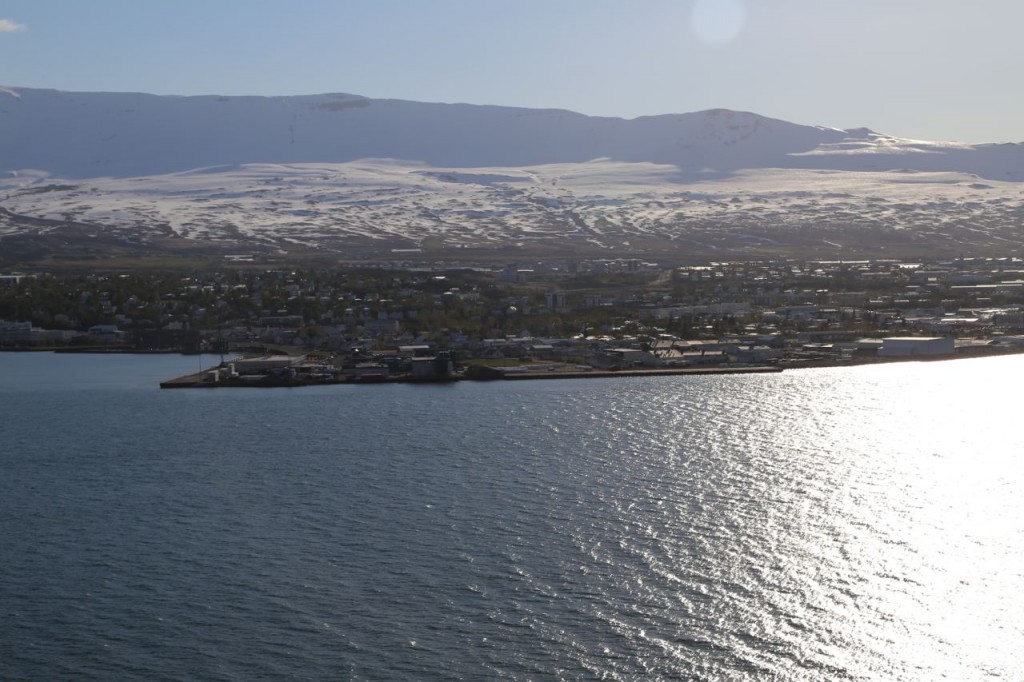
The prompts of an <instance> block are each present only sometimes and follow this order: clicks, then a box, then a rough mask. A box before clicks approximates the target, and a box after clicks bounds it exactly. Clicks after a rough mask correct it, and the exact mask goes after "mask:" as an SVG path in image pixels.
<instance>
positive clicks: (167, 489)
mask: <svg viewBox="0 0 1024 682" xmlns="http://www.w3.org/2000/svg"><path fill="white" fill-rule="evenodd" d="M199 362H203V361H201V360H200V359H197V358H194V357H191V358H186V357H181V356H155V357H154V356H101V357H95V356H75V355H50V354H0V679H3V680H21V679H29V680H50V679H75V680H115V679H146V680H279V679H302V680H306V679H365V680H371V679H385V680H390V679H418V680H433V679H465V680H478V679H513V680H526V679H534V680H543V679H595V678H602V679H611V680H631V679H636V678H638V677H641V676H645V677H646V678H649V679H701V680H704V679H707V680H765V679H774V680H937V679H953V680H982V679H1003V680H1018V679H1024V656H1022V655H1021V653H1020V652H1021V651H1024V616H1022V613H1024V608H1022V607H1024V498H1022V495H1021V493H1022V491H1024V467H1022V466H1021V456H1022V453H1024V431H1022V429H1021V416H1020V408H1019V398H1018V397H1017V396H1018V392H1017V391H1018V389H1017V384H1018V383H1019V378H1020V377H1021V375H1022V372H1024V357H1021V356H1016V357H1005V358H992V359H978V360H961V361H954V362H939V363H911V364H899V365H886V366H877V367H861V368H849V369H819V370H804V371H787V372H785V373H783V374H779V375H764V376H757V375H749V376H731V377H714V376H701V377H657V378H624V379H611V380H596V379H595V380H566V381H536V382H506V383H487V384H480V383H470V382H463V383H460V384H456V385H445V386H413V385H386V386H363V387H347V386H331V387H321V388H304V389H219V390H202V391H188V390H178V391H160V390H158V389H157V388H156V384H157V382H158V381H159V380H161V379H167V378H170V377H172V376H176V375H179V374H184V373H186V372H190V371H195V369H197V368H198V363H199ZM205 362H206V364H210V362H211V360H210V359H207V360H205Z"/></svg>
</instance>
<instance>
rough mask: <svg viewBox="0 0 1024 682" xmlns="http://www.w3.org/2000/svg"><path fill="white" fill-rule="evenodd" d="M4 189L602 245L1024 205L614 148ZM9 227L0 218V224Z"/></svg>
mask: <svg viewBox="0 0 1024 682" xmlns="http://www.w3.org/2000/svg"><path fill="white" fill-rule="evenodd" d="M0 190H2V192H3V194H2V196H3V199H2V202H0V203H2V205H3V206H4V207H6V208H7V210H9V211H10V212H12V213H13V214H17V215H23V216H32V217H35V218H45V219H49V220H52V221H54V225H55V226H56V225H58V224H59V222H60V221H70V222H75V223H84V224H90V225H95V226H102V229H105V230H111V231H115V232H116V233H118V234H120V235H121V236H123V237H125V238H129V239H135V240H145V239H146V237H147V235H149V234H152V233H153V232H154V231H155V228H157V227H159V229H160V230H163V231H165V232H170V233H173V234H175V235H177V236H179V237H185V238H191V239H202V240H204V241H207V242H211V243H213V242H224V243H225V244H268V245H269V244H276V245H281V244H289V243H290V244H302V245H304V246H306V247H309V248H317V249H324V250H339V251H340V250H343V249H344V247H345V246H347V245H352V244H369V243H373V242H380V243H381V248H386V247H388V248H390V247H394V246H396V245H402V246H420V245H422V244H424V243H428V242H429V243H432V244H435V245H438V246H441V245H443V246H444V247H447V248H465V247H498V246H502V247H508V246H514V245H519V246H530V245H533V246H537V245H543V244H545V243H551V244H555V243H557V244H562V245H565V244H575V245H584V244H585V245H588V246H589V247H590V248H592V249H596V250H603V251H606V252H609V253H612V252H619V251H621V252H628V251H631V250H633V251H638V252H643V251H646V250H650V249H660V248H664V247H665V246H666V245H671V244H675V245H676V246H679V247H680V248H684V249H685V248H697V249H700V250H705V251H706V250H716V249H724V248H730V244H731V245H733V246H736V245H737V244H738V245H739V246H741V247H742V246H744V245H745V246H750V247H770V246H773V245H776V246H777V245H785V244H800V245H804V246H806V245H808V244H819V245H832V246H844V245H846V246H850V247H854V246H857V245H858V244H859V243H860V242H861V241H863V240H864V239H865V238H866V237H868V236H870V237H871V238H876V239H877V238H880V237H881V238H883V239H890V240H895V241H899V242H913V241H914V240H924V241H922V242H921V245H922V246H927V245H929V243H931V245H932V246H943V247H946V248H950V249H956V248H966V247H967V246H972V245H977V244H983V245H988V246H990V247H994V248H998V247H999V245H1000V244H1006V243H1010V241H1012V240H1016V239H1018V237H1019V228H1020V219H1021V215H1022V205H1024V188H1022V187H1021V186H1020V185H1019V184H1018V183H1007V182H992V181H982V180H980V179H979V178H977V177H974V176H970V175H966V174H958V173H918V172H903V173H869V172H863V173H844V172H839V171H815V170H788V169H768V170H759V171H744V172H739V173H736V174H734V175H732V176H730V177H728V178H720V177H716V176H715V175H711V176H709V178H708V179H706V180H701V181H696V182H688V183H686V184H680V183H679V181H678V169H677V168H675V167H674V166H671V165H664V164H651V163H622V162H616V161H609V160H597V161H592V162H588V163H581V164H552V165H544V166H530V167H523V168H507V167H505V168H475V169H442V168H433V167H428V166H424V165H422V164H416V165H411V164H406V163H400V162H396V161H393V160H365V161H360V162H352V163H345V164H291V165H272V164H263V165H258V164H254V165H243V166H239V167H235V168H214V169H203V170H197V171H192V172H187V173H176V174H171V175H163V176H152V177H142V178H127V179H111V178H100V179H93V180H81V181H74V182H66V181H57V180H53V179H50V178H45V177H39V176H35V177H28V178H25V177H18V178H10V179H8V180H6V181H5V182H4V183H3V184H2V185H0ZM19 229H21V228H19V227H17V226H15V225H8V227H6V228H4V227H3V225H2V224H0V233H2V232H3V231H4V230H6V232H7V233H9V234H11V233H14V232H16V231H18V230H19ZM53 229H56V227H55V228H53ZM687 245H689V246H687Z"/></svg>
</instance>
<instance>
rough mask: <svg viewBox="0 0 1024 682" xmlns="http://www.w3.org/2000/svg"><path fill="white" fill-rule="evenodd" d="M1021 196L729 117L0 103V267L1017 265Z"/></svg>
mask: <svg viewBox="0 0 1024 682" xmlns="http://www.w3.org/2000/svg"><path fill="white" fill-rule="evenodd" d="M1022 182H1024V145H1020V144H1005V143H1004V144H988V145H967V144H962V143H953V142H929V141H922V140H911V139H905V138H898V137H894V136H891V135H886V134H884V133H878V132H875V131H872V130H870V129H867V128H854V129H850V130H840V129H836V128H827V127H822V126H806V125H800V124H794V123H789V122H786V121H782V120H780V119H772V118H768V117H764V116H760V115H758V114H754V113H751V112H736V111H731V110H726V109H709V110H706V111H701V112H693V113H689V114H664V115H659V116H645V117H639V118H637V119H628V120H627V119H618V118H608V117H590V116H585V115H583V114H578V113H575V112H570V111H564V110H552V109H545V110H535V109H525V108H514V107H499V106H492V105H472V104H442V103H422V102H409V101H405V100H373V99H369V98H365V97H361V96H359V95H351V94H345V93H334V94H327V95H308V96H298V97H280V98H275V97H222V96H216V95H203V96H194V97H170V96H157V95H147V94H145V93H128V94H125V93H66V92H61V91H56V90H33V89H26V88H0V209H2V210H0V240H2V245H3V248H2V249H0V265H4V264H12V263H22V262H28V261H33V262H45V261H46V260H47V259H52V258H54V257H57V256H55V255H54V254H63V255H61V256H60V257H66V258H75V257H77V256H78V254H79V253H80V252H82V251H83V250H86V251H88V252H89V253H93V254H94V257H95V258H100V259H102V258H104V257H105V256H104V254H105V253H109V252H118V253H120V252H124V251H128V252H131V253H132V254H135V255H139V254H143V255H146V254H158V253H167V252H176V253H188V254H193V253H195V252H196V250H197V249H200V250H206V251H209V252H211V253H221V252H229V251H236V252H237V251H239V250H242V251H248V250H255V251H261V252H267V253H278V254H281V253H284V252H289V253H293V254H294V253H296V252H303V253H314V254H323V255H331V254H333V257H338V256H339V255H348V256H356V255H357V256H358V257H371V258H389V257H391V255H392V254H393V253H395V252H396V251H400V252H406V251H408V250H410V249H413V250H417V251H418V252H421V253H424V254H432V255H434V256H436V257H446V256H450V255H452V254H460V255H461V254H470V253H473V254H483V255H484V256H488V257H490V256H496V257H502V258H515V257H519V256H520V255H522V254H527V253H528V254H532V255H537V254H544V253H562V254H579V255H582V254H587V255H626V254H629V255H645V254H652V255H655V256H668V255H671V256H672V257H684V258H690V259H692V258H712V259H721V258H732V257H735V258H756V257H764V256H779V255H790V254H797V253H800V254H804V255H808V254H814V255H820V256H827V257H844V256H851V257H852V256H857V255H862V254H891V253H895V252H899V253H902V254H905V255H913V254H922V255H927V254H939V253H941V254H959V253H975V252H979V251H981V252H985V253H994V254H1003V253H1016V252H1017V251H1019V250H1020V248H1021V246H1020V245H1021V243H1022V233H1024V202H1022V199H1024V185H1022ZM99 245H103V246H102V248H100V246H99ZM104 249H106V251H104Z"/></svg>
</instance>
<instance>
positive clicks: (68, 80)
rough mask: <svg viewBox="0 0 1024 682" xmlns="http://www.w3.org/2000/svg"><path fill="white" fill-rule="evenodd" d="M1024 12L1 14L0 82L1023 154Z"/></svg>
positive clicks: (11, 8)
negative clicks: (883, 140)
mask: <svg viewBox="0 0 1024 682" xmlns="http://www.w3.org/2000/svg"><path fill="white" fill-rule="evenodd" d="M1022 28H1024V2H1021V1H1020V0H972V1H971V2H966V1H965V0H955V1H954V0H501V1H498V0H291V1H290V2H284V1H283V0H279V1H275V2H270V1H269V0H174V1H173V2H171V1H169V0H165V1H163V2H156V1H150V0H0V84H3V85H8V86H15V87H17V86H21V87H38V88H57V89H61V90H81V91H92V90H102V91H133V92H151V93H156V94H175V95H193V94H224V95H246V94H248V95H296V94H316V93H323V92H348V93H354V94H360V95H365V96H368V97H375V98H396V99H410V100H419V101H428V102H469V103H474V104H501V105H511V106H524V107H539V108H560V109H571V110H573V111H578V112H581V113H585V114H592V115H600V116H621V117H626V118H633V117H636V116H644V115H653V114H664V113H681V112H689V111H699V110H702V109H711V108H717V107H723V108H729V109H739V110H745V111H753V112H756V113H759V114H764V115H766V116H772V117H776V118H782V119H785V120H788V121H793V122H795V123H806V124H814V125H825V126H832V127H837V128H851V127H858V126H867V127H870V128H873V129H875V130H877V131H880V132H886V133H891V134H894V135H900V136H904V137H917V138H922V139H932V140H959V141H965V142H1006V141H1012V142H1019V141H1024V85H1022V84H1024V73H1022V67H1024V39H1021V37H1020V35H1021V30H1022Z"/></svg>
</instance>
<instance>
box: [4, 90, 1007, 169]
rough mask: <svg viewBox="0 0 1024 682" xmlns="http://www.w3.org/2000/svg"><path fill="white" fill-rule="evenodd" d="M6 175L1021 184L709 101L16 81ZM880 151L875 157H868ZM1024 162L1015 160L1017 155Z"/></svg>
mask: <svg viewBox="0 0 1024 682" xmlns="http://www.w3.org/2000/svg"><path fill="white" fill-rule="evenodd" d="M6 90H7V92H8V94H10V93H15V94H16V95H17V97H15V98H11V97H8V98H6V99H7V101H2V100H0V150H3V151H2V152H0V164H2V166H0V170H3V171H6V172H11V171H17V170H24V169H38V170H43V171H46V172H48V173H50V174H51V175H53V176H55V177H65V178H88V177H100V176H111V177H129V176H147V175H160V174H165V173H172V172H180V171H186V170H191V169H193V168H201V167H208V166H217V165H223V164H234V165H238V164H245V163H347V162H350V161H356V160H359V159H362V158H393V159H398V160H403V161H414V162H420V163H426V164H428V165H432V166H441V167H495V166H533V165H542V164H551V163H580V162H586V161H590V160H593V159H597V158H608V159H611V160H614V161H627V162H649V163H667V164H672V165H674V166H676V167H677V168H679V170H680V173H681V174H682V175H683V176H687V177H700V176H702V174H706V172H707V171H708V170H709V169H710V170H711V171H713V172H718V173H729V172H733V171H735V170H738V169H749V168H803V169H809V168H820V169H830V170H879V169H884V167H885V166H889V167H894V168H899V167H903V166H905V165H906V164H905V163H900V162H901V161H905V160H907V157H908V156H909V155H910V154H915V153H920V152H925V153H928V154H930V155H931V158H928V159H924V158H918V159H914V160H913V161H914V163H913V164H911V165H912V166H913V168H914V169H915V170H923V171H950V170H956V171H963V172H970V173H974V174H976V175H979V176H981V177H986V178H989V179H1000V180H1003V179H1009V180H1020V179H1022V176H1021V170H1020V169H1019V166H1018V165H1017V164H1014V163H1005V162H1004V160H1003V159H1002V158H1001V157H1006V156H1011V155H1012V156H1016V152H1020V151H1021V149H1022V148H1021V146H1020V145H1014V146H1013V150H1012V151H1013V152H1014V153H1012V154H1009V153H1008V152H1007V150H1006V149H1005V148H1004V147H1003V146H1002V145H962V144H956V143H937V142H926V141H915V140H903V139H900V138H895V137H892V136H887V135H882V134H878V133H874V132H872V131H870V130H868V129H853V130H839V129H835V128H826V127H822V126H806V125H800V124H795V123H789V122H787V121H783V120H781V119H772V118H768V117H765V116H761V115H758V114H754V113H750V112H738V111H731V110H726V109H708V110H704V111H699V112H692V113H684V114H661V115H657V116H642V117H638V118H634V119H622V118H612V117H594V116H587V115H584V114H579V113H576V112H571V111H567V110H560V109H526V108H516V107H499V106H494V105H475V104H444V103H428V102H413V101H408V100H396V99H370V98H366V97H362V96H360V95H352V94H347V93H330V94H323V95H302V96H289V97H263V96H241V97H228V96H218V95H198V96H166V95H148V94H145V93H75V92H64V91H58V90H37V89H28V88H6ZM869 153H870V154H871V159H870V161H868V160H867V159H866V158H864V157H866V155H867V154H869ZM1015 160H1016V159H1015Z"/></svg>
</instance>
